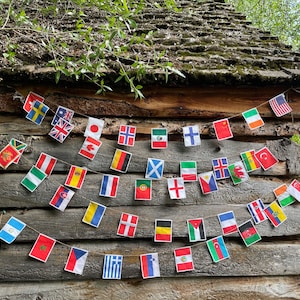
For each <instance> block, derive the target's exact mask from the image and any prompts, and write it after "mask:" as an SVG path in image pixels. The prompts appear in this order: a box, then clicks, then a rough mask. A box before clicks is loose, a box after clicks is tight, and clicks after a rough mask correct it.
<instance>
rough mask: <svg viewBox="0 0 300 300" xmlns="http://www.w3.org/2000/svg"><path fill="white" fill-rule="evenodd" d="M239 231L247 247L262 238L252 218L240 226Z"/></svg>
mask: <svg viewBox="0 0 300 300" xmlns="http://www.w3.org/2000/svg"><path fill="white" fill-rule="evenodd" d="M239 233H240V236H241V237H242V239H243V241H244V243H245V245H246V246H247V247H249V246H251V245H252V244H254V243H257V242H258V241H260V240H261V237H260V235H259V233H258V232H257V230H256V228H255V226H254V225H253V223H252V221H251V220H249V221H247V222H245V223H243V224H241V225H240V226H239Z"/></svg>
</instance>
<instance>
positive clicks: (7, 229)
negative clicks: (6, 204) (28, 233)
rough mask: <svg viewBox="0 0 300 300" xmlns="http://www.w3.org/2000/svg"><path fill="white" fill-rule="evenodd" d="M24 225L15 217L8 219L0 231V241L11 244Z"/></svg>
mask: <svg viewBox="0 0 300 300" xmlns="http://www.w3.org/2000/svg"><path fill="white" fill-rule="evenodd" d="M25 226H26V224H25V223H23V222H22V221H20V220H19V219H17V218H15V217H10V219H9V220H8V221H7V223H6V224H5V225H4V226H3V227H2V229H1V230H0V239H1V240H2V241H4V242H5V243H7V244H11V243H12V242H13V241H14V240H15V239H16V238H17V237H18V235H19V234H20V233H21V232H22V230H23V229H24V228H25Z"/></svg>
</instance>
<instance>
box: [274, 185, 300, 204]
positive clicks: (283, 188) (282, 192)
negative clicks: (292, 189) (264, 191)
mask: <svg viewBox="0 0 300 300" xmlns="http://www.w3.org/2000/svg"><path fill="white" fill-rule="evenodd" d="M299 187H300V186H299ZM273 193H274V195H275V196H276V198H277V200H278V202H279V204H280V206H281V207H285V206H288V205H290V204H292V203H294V202H295V198H294V197H293V196H292V195H290V193H289V192H288V186H287V185H286V184H282V185H280V186H279V187H277V188H276V189H274V190H273ZM299 195H300V194H299Z"/></svg>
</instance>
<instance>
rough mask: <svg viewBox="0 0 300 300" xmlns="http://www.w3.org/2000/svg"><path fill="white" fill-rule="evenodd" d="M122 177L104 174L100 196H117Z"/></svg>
mask: <svg viewBox="0 0 300 300" xmlns="http://www.w3.org/2000/svg"><path fill="white" fill-rule="evenodd" d="M119 180H120V177H119V176H116V175H109V174H103V177H102V182H101V187H100V192H99V196H103V197H111V198H115V197H116V196H117V191H118V185H119Z"/></svg>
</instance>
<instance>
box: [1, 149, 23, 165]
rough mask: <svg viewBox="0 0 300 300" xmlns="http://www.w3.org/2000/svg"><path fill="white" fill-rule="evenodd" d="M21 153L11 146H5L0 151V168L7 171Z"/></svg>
mask: <svg viewBox="0 0 300 300" xmlns="http://www.w3.org/2000/svg"><path fill="white" fill-rule="evenodd" d="M20 155H21V153H20V152H19V151H18V150H17V149H16V148H15V147H14V146H12V145H10V144H8V145H6V146H5V147H4V148H3V149H2V150H1V151H0V166H1V168H3V169H7V168H8V167H9V166H10V165H11V164H12V163H13V162H14V161H15V160H16V159H18V158H19V157H20Z"/></svg>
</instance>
